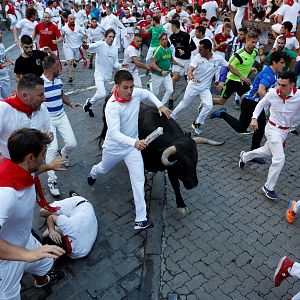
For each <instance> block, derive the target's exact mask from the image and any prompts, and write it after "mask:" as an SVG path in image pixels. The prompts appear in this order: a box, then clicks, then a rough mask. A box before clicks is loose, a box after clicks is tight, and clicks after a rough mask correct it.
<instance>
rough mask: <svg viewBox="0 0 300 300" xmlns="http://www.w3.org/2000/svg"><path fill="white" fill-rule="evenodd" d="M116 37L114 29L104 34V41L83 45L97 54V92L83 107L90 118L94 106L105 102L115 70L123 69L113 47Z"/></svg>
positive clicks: (115, 48) (85, 48) (116, 49)
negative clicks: (99, 102) (98, 102)
mask: <svg viewBox="0 0 300 300" xmlns="http://www.w3.org/2000/svg"><path fill="white" fill-rule="evenodd" d="M115 36H116V32H115V31H114V30H113V29H107V30H106V31H105V34H104V37H105V40H104V41H99V42H96V43H93V44H88V45H86V44H83V45H82V48H83V49H84V50H87V49H89V51H90V52H93V53H96V59H95V74H94V76H95V84H96V88H97V91H96V93H95V95H94V96H93V97H92V98H87V100H86V102H85V105H84V106H83V110H84V111H85V112H88V113H89V116H90V117H94V112H93V110H92V109H91V107H92V105H93V104H95V103H96V102H97V101H98V100H99V101H103V100H104V99H105V97H106V96H107V94H108V87H109V82H110V81H111V78H112V71H113V69H114V68H115V69H119V68H120V67H121V64H119V61H118V48H117V47H116V46H114V45H113V42H114V39H115Z"/></svg>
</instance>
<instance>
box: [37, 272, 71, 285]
mask: <svg viewBox="0 0 300 300" xmlns="http://www.w3.org/2000/svg"><path fill="white" fill-rule="evenodd" d="M65 275H66V274H65V272H64V271H51V272H48V273H47V275H46V276H47V277H48V282H47V283H44V284H37V283H36V281H35V282H34V283H33V285H34V287H36V288H38V289H39V288H42V287H44V286H49V285H52V284H54V283H56V282H58V281H60V280H62V279H63V278H64V277H65Z"/></svg>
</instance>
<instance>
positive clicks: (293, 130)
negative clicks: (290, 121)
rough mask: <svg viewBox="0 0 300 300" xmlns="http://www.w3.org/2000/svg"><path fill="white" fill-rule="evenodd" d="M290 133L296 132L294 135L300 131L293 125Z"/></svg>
mask: <svg viewBox="0 0 300 300" xmlns="http://www.w3.org/2000/svg"><path fill="white" fill-rule="evenodd" d="M290 133H292V134H294V135H299V132H298V131H297V129H296V128H295V127H292V128H291V129H290Z"/></svg>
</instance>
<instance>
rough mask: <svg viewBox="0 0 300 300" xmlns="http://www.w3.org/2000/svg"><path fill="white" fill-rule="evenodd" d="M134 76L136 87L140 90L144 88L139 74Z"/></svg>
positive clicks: (133, 74)
mask: <svg viewBox="0 0 300 300" xmlns="http://www.w3.org/2000/svg"><path fill="white" fill-rule="evenodd" d="M132 76H133V80H134V86H136V87H138V88H142V87H143V84H142V79H141V77H140V75H139V73H138V72H133V73H132Z"/></svg>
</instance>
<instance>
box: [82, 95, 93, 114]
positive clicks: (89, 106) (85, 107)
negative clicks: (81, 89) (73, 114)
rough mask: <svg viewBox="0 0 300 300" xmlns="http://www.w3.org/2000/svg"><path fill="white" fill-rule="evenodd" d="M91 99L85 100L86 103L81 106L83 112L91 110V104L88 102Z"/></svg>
mask: <svg viewBox="0 0 300 300" xmlns="http://www.w3.org/2000/svg"><path fill="white" fill-rule="evenodd" d="M90 100H91V98H87V99H86V101H85V104H84V105H83V107H82V108H83V110H84V112H88V111H89V109H90V108H91V106H92V103H91V102H90Z"/></svg>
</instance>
